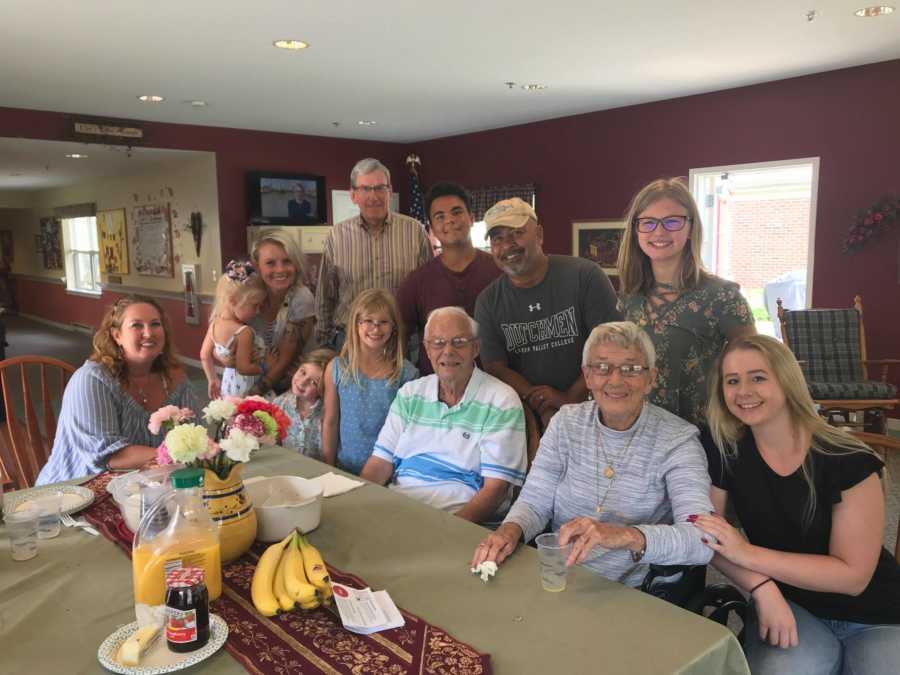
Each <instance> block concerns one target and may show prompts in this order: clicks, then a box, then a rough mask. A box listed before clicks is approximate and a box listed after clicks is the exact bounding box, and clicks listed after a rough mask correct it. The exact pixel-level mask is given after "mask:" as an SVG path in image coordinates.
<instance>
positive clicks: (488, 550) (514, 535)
mask: <svg viewBox="0 0 900 675" xmlns="http://www.w3.org/2000/svg"><path fill="white" fill-rule="evenodd" d="M521 538H522V528H521V527H519V526H518V525H516V524H515V523H503V524H502V525H501V526H500V527H498V528H497V529H496V530H494V531H493V532H491V533H490V534H489V535H488V536H486V537H485V538H484V539H482V540H481V543H480V544H478V546H477V547H476V549H475V553H473V554H472V562H471V563H470V564H469V567H470V568H472V569H475V568H477V567H478V566H479V565H480V564H481V563H483V562H484V561H485V560H493V561H494V562H495V563H497V564H498V565H499V564H500V563H502V562H503V561H504V560H506V559H507V558H508V557H509V556H510V555H511V554H512V552H513V551H515V550H516V546H518V545H519V540H520V539H521Z"/></svg>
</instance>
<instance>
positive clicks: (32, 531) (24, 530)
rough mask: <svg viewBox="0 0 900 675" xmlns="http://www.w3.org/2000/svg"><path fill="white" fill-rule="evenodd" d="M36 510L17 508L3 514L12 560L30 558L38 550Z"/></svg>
mask: <svg viewBox="0 0 900 675" xmlns="http://www.w3.org/2000/svg"><path fill="white" fill-rule="evenodd" d="M38 516H39V514H38V510H37V509H35V508H26V509H19V510H18V511H10V512H7V513H6V514H5V516H4V518H5V522H6V534H7V535H8V536H9V552H10V554H11V555H12V559H13V560H31V559H32V558H33V557H34V556H36V555H37V552H38V543H37V539H38V537H37V534H38Z"/></svg>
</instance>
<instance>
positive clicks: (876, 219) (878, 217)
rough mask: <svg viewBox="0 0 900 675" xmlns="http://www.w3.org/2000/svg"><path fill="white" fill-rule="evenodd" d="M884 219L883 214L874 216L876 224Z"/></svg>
mask: <svg viewBox="0 0 900 675" xmlns="http://www.w3.org/2000/svg"><path fill="white" fill-rule="evenodd" d="M882 218H884V214H882V213H876V214H875V215H874V216H872V220H874V221H875V222H876V223H880V222H881V219H882Z"/></svg>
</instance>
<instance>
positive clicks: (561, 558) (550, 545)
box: [534, 532, 572, 593]
mask: <svg viewBox="0 0 900 675" xmlns="http://www.w3.org/2000/svg"><path fill="white" fill-rule="evenodd" d="M534 541H535V543H536V544H537V548H538V559H539V560H540V562H541V586H543V587H544V590H545V591H552V592H554V593H558V592H559V591H564V590H566V577H567V576H568V574H569V570H568V568H567V567H566V559H567V558H568V557H569V554H570V553H571V552H572V544H571V543H568V544H566V545H565V546H561V545H560V543H559V533H558V532H547V533H545V534H539V535H538V536H537V537H536V538H535V540H534Z"/></svg>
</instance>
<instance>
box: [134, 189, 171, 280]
mask: <svg viewBox="0 0 900 675" xmlns="http://www.w3.org/2000/svg"><path fill="white" fill-rule="evenodd" d="M131 228H132V232H131V245H132V252H133V256H134V268H135V270H136V271H137V273H138V274H142V275H144V276H149V277H171V276H174V274H175V270H174V265H173V263H172V221H171V220H170V218H169V205H168V204H162V203H160V204H143V205H141V206H135V207H134V208H133V209H132V210H131Z"/></svg>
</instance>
